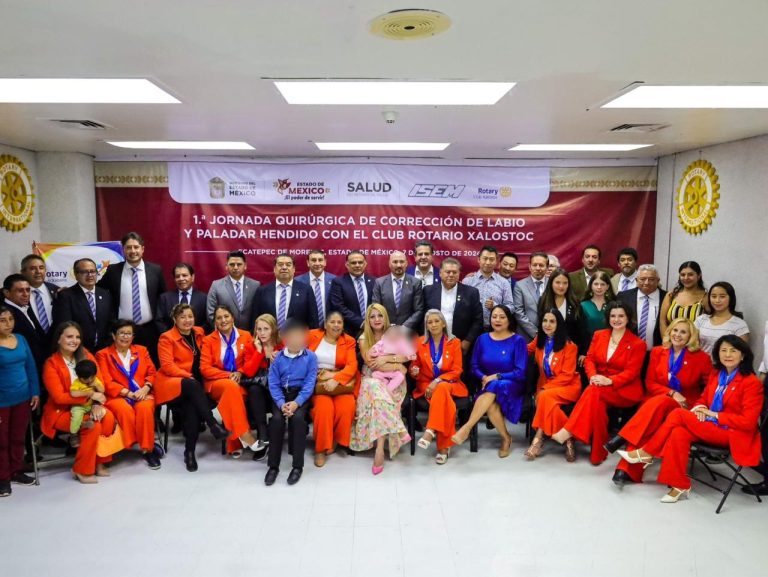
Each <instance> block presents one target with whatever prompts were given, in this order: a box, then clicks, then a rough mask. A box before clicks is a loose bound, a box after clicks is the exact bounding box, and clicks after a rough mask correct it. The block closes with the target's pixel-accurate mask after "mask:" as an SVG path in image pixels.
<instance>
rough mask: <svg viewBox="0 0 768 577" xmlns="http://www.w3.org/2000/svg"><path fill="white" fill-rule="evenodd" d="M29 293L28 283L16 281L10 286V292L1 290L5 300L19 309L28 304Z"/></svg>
mask: <svg viewBox="0 0 768 577" xmlns="http://www.w3.org/2000/svg"><path fill="white" fill-rule="evenodd" d="M30 292H31V289H30V288H29V283H28V282H27V281H25V280H22V281H16V282H15V283H13V285H11V288H10V290H5V289H3V294H4V295H5V298H7V299H8V300H9V301H11V302H12V303H13V304H15V305H16V306H19V307H25V306H27V305H28V304H29V294H30Z"/></svg>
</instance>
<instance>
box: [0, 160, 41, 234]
mask: <svg viewBox="0 0 768 577" xmlns="http://www.w3.org/2000/svg"><path fill="white" fill-rule="evenodd" d="M0 192H2V204H0V226H2V227H4V228H5V229H7V230H9V231H11V232H18V231H20V230H22V229H24V228H26V226H27V225H28V224H29V223H30V222H32V212H33V209H34V207H35V200H34V199H35V195H34V194H32V179H31V178H30V176H29V171H28V170H27V167H26V166H24V163H23V162H21V160H19V159H18V158H16V157H15V156H10V155H8V154H3V155H0Z"/></svg>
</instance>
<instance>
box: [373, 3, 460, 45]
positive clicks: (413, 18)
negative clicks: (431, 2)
mask: <svg viewBox="0 0 768 577" xmlns="http://www.w3.org/2000/svg"><path fill="white" fill-rule="evenodd" d="M450 27H451V19H450V18H448V16H446V15H445V14H443V13H442V12H438V11H437V10H423V9H420V8H412V9H407V10H393V11H392V12H387V13H386V14H382V15H381V16H378V17H376V18H374V19H373V20H372V21H371V34H374V35H376V36H381V37H382V38H388V39H390V40H417V39H420V38H429V37H430V36H436V35H437V34H440V33H441V32H445V31H446V30H448V28H450Z"/></svg>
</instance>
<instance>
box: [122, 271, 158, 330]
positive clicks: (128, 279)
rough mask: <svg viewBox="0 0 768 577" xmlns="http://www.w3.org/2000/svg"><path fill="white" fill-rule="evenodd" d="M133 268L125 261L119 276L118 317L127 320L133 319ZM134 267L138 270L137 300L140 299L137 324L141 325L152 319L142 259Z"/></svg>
mask: <svg viewBox="0 0 768 577" xmlns="http://www.w3.org/2000/svg"><path fill="white" fill-rule="evenodd" d="M133 268H134V267H132V266H131V265H129V264H128V263H127V262H126V263H125V266H124V267H123V276H122V277H121V278H120V308H119V310H118V311H117V317H118V318H120V319H125V320H129V321H132V320H133V284H132V283H133ZM136 269H137V270H138V271H139V273H138V274H139V300H140V301H141V320H140V321H139V323H138V324H140V325H143V324H144V323H148V322H149V321H151V320H152V309H151V308H150V306H149V294H148V293H147V274H146V271H145V268H144V261H143V260H142V261H141V262H140V263H139V264H138V265H137V266H136Z"/></svg>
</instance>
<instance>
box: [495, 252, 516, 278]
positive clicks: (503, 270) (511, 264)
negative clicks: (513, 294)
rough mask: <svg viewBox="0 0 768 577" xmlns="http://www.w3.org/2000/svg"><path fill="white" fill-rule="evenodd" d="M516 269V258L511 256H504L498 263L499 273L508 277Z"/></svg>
mask: <svg viewBox="0 0 768 577" xmlns="http://www.w3.org/2000/svg"><path fill="white" fill-rule="evenodd" d="M516 269H517V259H516V258H515V257H513V256H505V257H504V258H503V259H501V262H500V263H499V274H500V275H501V276H503V277H504V278H509V277H511V276H512V274H513V273H514V272H515V270H516Z"/></svg>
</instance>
